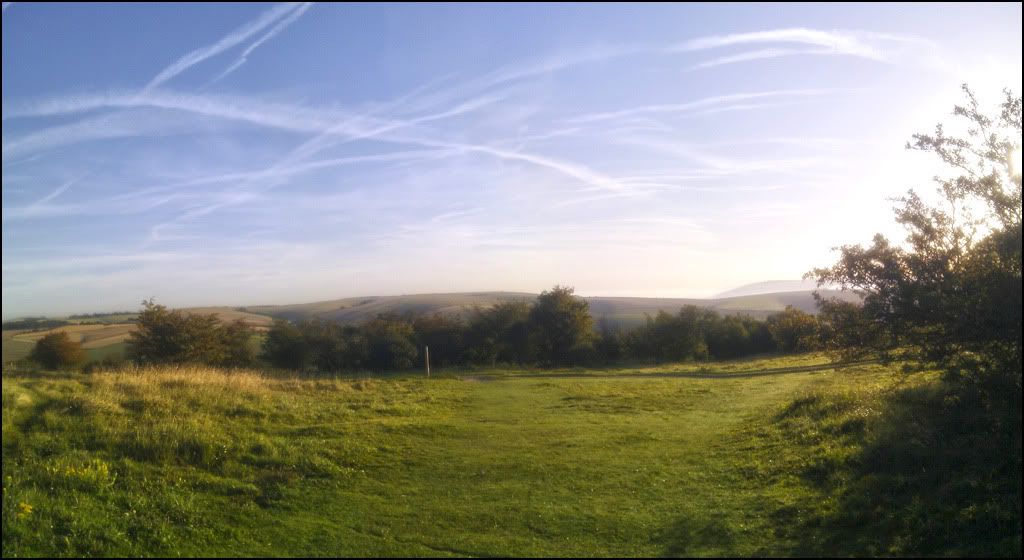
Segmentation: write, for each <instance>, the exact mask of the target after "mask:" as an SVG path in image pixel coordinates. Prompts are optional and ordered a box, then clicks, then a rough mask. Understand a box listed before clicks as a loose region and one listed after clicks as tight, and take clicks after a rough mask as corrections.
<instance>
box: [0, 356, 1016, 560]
mask: <svg viewBox="0 0 1024 560" xmlns="http://www.w3.org/2000/svg"><path fill="white" fill-rule="evenodd" d="M821 364H823V359H822V358H821V357H820V356H801V357H793V358H780V359H775V360H771V359H764V360H752V361H746V362H743V361H737V362H730V363H725V364H721V365H716V366H708V365H704V366H700V365H694V366H679V365H676V366H663V367H659V368H647V369H645V370H642V371H617V372H616V371H615V370H599V371H580V370H568V371H567V372H561V373H563V374H564V373H572V374H573V375H574V376H572V377H550V376H544V375H543V374H544V373H545V372H532V373H528V374H523V373H522V372H513V371H493V372H488V373H490V374H491V375H480V376H473V377H472V378H469V377H467V378H466V379H465V380H463V379H459V378H455V377H451V376H441V377H437V378H433V379H429V380H428V379H423V378H420V377H408V376H407V377H402V376H393V377H389V378H386V379H373V378H363V379H356V378H348V379H319V380H317V379H307V380H298V379H285V378H268V377H264V376H261V375H258V374H253V373H243V372H238V373H234V374H230V373H224V372H217V371H211V370H204V369H183V370H161V371H149V372H121V373H100V374H92V375H81V374H63V373H38V372H20V373H19V372H17V371H7V372H5V374H4V378H3V464H4V483H3V486H4V491H3V554H4V556H30V555H31V556H38V555H44V554H53V555H133V556H136V555H151V556H155V555H245V556H253V555H259V556H274V555H289V556H294V555H299V556H338V555H342V556H409V555H412V556H510V555H511V556H576V555H579V556H620V555H621V556H663V555H670V556H678V555H699V556H711V555H786V554H814V553H817V552H821V551H825V552H830V553H832V554H840V555H842V554H847V555H848V554H858V553H864V551H869V552H871V551H873V552H874V553H877V554H908V553H913V552H914V551H915V550H918V549H919V548H920V547H918V548H914V546H912V545H913V544H914V542H913V541H912V540H906V539H904V540H903V541H900V540H899V539H898V538H897V537H901V536H903V537H906V536H907V535H908V534H910V533H908V532H907V531H903V532H902V533H901V532H900V531H899V530H898V528H897V529H895V530H893V531H890V532H889V533H885V532H882V533H878V534H876V533H872V532H870V531H869V530H863V531H860V532H858V529H857V528H856V526H853V528H850V527H846V528H843V522H844V521H846V520H848V518H847V517H844V516H846V515H852V514H854V513H856V512H857V511H861V510H858V509H857V507H859V506H857V504H852V505H851V504H849V503H848V501H844V500H846V498H844V496H846V493H847V492H849V491H850V490H851V489H852V488H854V487H855V486H856V484H859V483H861V482H862V479H863V477H862V476H859V475H858V471H857V470H856V469H858V468H862V466H863V465H862V462H861V459H860V458H861V456H862V454H863V453H864V452H865V450H868V449H869V448H870V446H871V445H872V441H875V440H873V439H872V437H874V436H873V434H878V433H884V432H885V428H886V426H888V424H887V416H886V414H887V412H886V410H887V409H886V408H885V404H884V403H885V402H887V401H886V399H887V398H888V397H886V395H890V394H892V393H893V392H894V391H896V392H898V391H903V390H923V389H922V388H925V389H926V388H928V387H931V386H932V385H934V377H935V376H934V374H931V373H927V372H923V373H916V374H913V375H909V376H908V375H904V374H899V373H896V372H895V371H894V370H892V369H889V368H887V367H883V366H880V365H874V364H867V365H860V366H854V367H850V368H846V369H843V370H838V371H836V370H832V369H830V368H828V367H815V366H816V365H819V366H820V365H821ZM701 368H705V369H704V370H703V371H702V370H701ZM756 369H760V370H766V369H768V370H776V372H775V373H773V374H771V375H764V376H748V377H728V376H727V374H729V373H737V372H748V371H751V370H756ZM794 369H795V370H796V371H793V370H794ZM779 371H790V373H779ZM694 372H697V373H702V374H707V375H709V377H705V378H693V377H645V376H638V375H636V373H648V374H665V373H676V374H687V373H694ZM517 373H518V375H516V374H517ZM556 373H557V372H556ZM612 373H614V374H616V376H610V375H609V374H612ZM620 374H621V375H620ZM716 376H717V378H716ZM1018 457H1019V454H1018ZM1017 476H1018V477H1019V471H1018V473H1017ZM857 488H858V489H859V490H863V488H862V487H857ZM1018 488H1019V483H1018ZM1017 508H1018V509H1017V512H1018V517H1019V503H1018V506H1017ZM861 509H863V508H861ZM982 513H984V512H982ZM982 517H984V515H982ZM844 531H845V532H844ZM1017 531H1018V532H1017V539H1018V541H1017V545H1016V546H1017V548H1016V550H1017V551H1018V552H1019V548H1020V547H1019V528H1018V529H1017ZM911 533H912V532H911ZM843 542H847V543H849V544H848V545H846V547H845V548H844V545H843V544H842V543H843ZM1008 542H1009V541H1008ZM872 546H875V547H876V548H875V549H872V548H871V547H872ZM999 546H1002V547H1003V548H999ZM901 547H902V548H901ZM1007 547H1009V548H1007ZM958 550H959V551H960V552H962V551H964V550H967V551H971V550H995V551H996V552H1003V553H1004V554H1005V553H1006V551H1009V553H1010V554H1012V552H1013V550H1014V549H1013V547H1012V542H1010V543H1009V544H1007V543H1005V542H1004V543H1002V544H1001V545H1000V544H999V543H998V542H996V545H993V546H990V547H989V548H988V549H983V548H975V549H969V548H966V549H964V548H962V549H958ZM954 552H956V550H954ZM940 553H941V551H940Z"/></svg>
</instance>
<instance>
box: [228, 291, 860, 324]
mask: <svg viewBox="0 0 1024 560" xmlns="http://www.w3.org/2000/svg"><path fill="white" fill-rule="evenodd" d="M811 294H812V291H810V290H804V291H780V292H774V293H758V294H754V295H740V296H734V297H719V298H712V299H698V298H643V297H587V298H584V299H586V300H587V302H588V303H589V304H590V312H591V314H592V315H593V316H594V317H595V318H596V319H602V318H604V319H605V320H607V321H609V322H611V323H614V324H619V325H623V326H629V325H636V324H639V323H641V322H643V321H644V317H645V314H649V315H655V314H657V313H658V311H662V310H664V311H667V312H669V313H675V312H677V311H679V308H680V307H682V306H684V305H697V306H701V307H708V308H711V309H714V310H715V311H718V312H719V313H722V314H725V315H749V316H751V317H755V318H758V319H764V318H765V317H767V316H768V315H770V314H772V313H776V312H778V311H782V310H783V309H785V308H786V306H787V305H792V306H793V307H795V308H797V309H800V310H802V311H806V312H808V313H814V312H815V311H816V308H815V304H814V297H813V296H812V295H811ZM822 294H823V295H826V296H834V297H839V298H840V299H844V300H848V301H856V300H857V296H855V295H853V294H851V293H849V292H839V291H833V290H822ZM536 297H537V294H530V293H524V292H466V293H455V294H416V295H401V296H367V297H354V298H345V299H337V300H330V301H319V302H314V303H302V304H296V305H261V306H249V307H246V308H244V309H245V311H246V312H248V313H255V314H260V315H267V316H270V317H274V318H278V319H288V320H290V321H301V320H303V319H312V318H316V317H319V318H322V319H327V320H331V321H338V322H341V323H346V324H355V323H361V322H363V321H366V320H368V319H371V318H373V317H375V316H376V315H378V314H380V313H398V314H404V313H412V314H414V315H419V314H424V313H444V314H457V315H464V314H466V313H468V312H469V311H470V310H472V308H473V307H474V306H479V307H483V308H486V307H490V306H492V305H494V304H496V303H499V302H503V301H517V300H521V301H527V302H532V301H533V300H534V299H535V298H536Z"/></svg>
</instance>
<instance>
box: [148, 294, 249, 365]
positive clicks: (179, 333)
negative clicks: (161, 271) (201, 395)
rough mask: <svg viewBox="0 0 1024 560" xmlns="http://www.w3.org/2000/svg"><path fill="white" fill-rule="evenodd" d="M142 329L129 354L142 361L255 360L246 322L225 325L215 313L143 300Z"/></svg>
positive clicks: (212, 362) (218, 362)
mask: <svg viewBox="0 0 1024 560" xmlns="http://www.w3.org/2000/svg"><path fill="white" fill-rule="evenodd" d="M142 306H143V310H142V312H140V313H139V317H138V329H137V330H135V331H133V332H132V333H131V335H130V337H129V340H128V353H129V356H130V357H131V358H132V359H133V360H135V361H136V362H138V363H141V364H186V363H198V364H207V365H214V366H225V367H249V366H251V365H253V364H254V363H255V352H254V350H253V349H252V346H251V344H250V339H251V337H252V332H251V330H250V329H249V327H248V326H246V325H245V323H243V322H241V321H236V322H234V323H232V324H229V325H224V324H222V323H221V322H220V320H218V319H217V317H216V316H214V315H198V314H189V313H184V312H181V311H170V310H168V309H167V308H166V307H164V306H163V305H158V304H156V303H154V302H153V300H147V301H143V302H142Z"/></svg>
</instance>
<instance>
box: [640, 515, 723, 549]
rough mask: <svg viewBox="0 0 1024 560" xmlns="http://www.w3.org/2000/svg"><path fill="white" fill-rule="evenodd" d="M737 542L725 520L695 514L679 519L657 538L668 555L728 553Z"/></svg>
mask: <svg viewBox="0 0 1024 560" xmlns="http://www.w3.org/2000/svg"><path fill="white" fill-rule="evenodd" d="M734 542H735V538H734V536H733V533H732V531H731V530H730V529H729V527H728V526H726V525H725V524H724V523H721V522H719V521H717V520H715V519H705V520H698V519H695V518H693V517H692V516H687V517H681V518H678V519H676V520H675V521H674V522H673V523H672V525H670V526H669V527H667V528H665V529H663V530H662V531H661V532H659V533H658V535H657V536H656V537H655V543H656V544H658V545H659V546H660V547H662V550H663V552H662V554H661V556H662V557H665V558H683V557H688V556H689V557H692V556H708V555H712V556H728V555H729V551H730V550H732V547H733V544H734Z"/></svg>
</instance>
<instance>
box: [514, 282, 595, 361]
mask: <svg viewBox="0 0 1024 560" xmlns="http://www.w3.org/2000/svg"><path fill="white" fill-rule="evenodd" d="M527 325H528V328H529V336H530V345H531V347H532V349H533V351H534V352H535V355H536V358H537V360H538V361H539V362H540V363H541V364H549V365H550V364H560V365H576V364H582V363H585V362H586V361H588V360H589V359H590V358H591V354H592V352H593V349H594V319H593V317H591V316H590V311H589V305H588V304H587V301H586V300H584V299H583V298H578V297H575V296H574V295H573V289H572V288H569V287H564V288H563V287H561V286H555V287H554V288H553V289H552V290H551V291H550V292H549V291H544V292H541V294H540V295H539V296H537V301H536V302H535V303H534V304H533V307H532V308H531V309H530V315H529V317H528V319H527Z"/></svg>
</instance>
